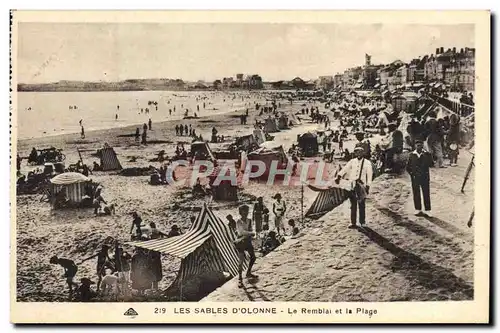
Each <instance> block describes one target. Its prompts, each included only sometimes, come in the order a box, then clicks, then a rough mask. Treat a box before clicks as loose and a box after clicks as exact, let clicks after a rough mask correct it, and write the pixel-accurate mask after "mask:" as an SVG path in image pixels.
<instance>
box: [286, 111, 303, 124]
mask: <svg viewBox="0 0 500 333" xmlns="http://www.w3.org/2000/svg"><path fill="white" fill-rule="evenodd" d="M288 123H289V124H290V123H291V124H292V125H293V126H297V125H300V124H301V121H300V120H299V118H297V115H295V114H293V113H291V114H289V115H288Z"/></svg>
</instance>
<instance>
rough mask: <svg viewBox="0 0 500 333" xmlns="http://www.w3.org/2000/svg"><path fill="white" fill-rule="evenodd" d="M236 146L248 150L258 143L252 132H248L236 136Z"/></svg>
mask: <svg viewBox="0 0 500 333" xmlns="http://www.w3.org/2000/svg"><path fill="white" fill-rule="evenodd" d="M236 146H237V147H238V148H239V149H242V150H244V151H250V150H251V149H253V148H255V147H256V146H259V143H258V142H257V140H255V137H254V136H253V134H249V135H245V136H240V137H239V138H236Z"/></svg>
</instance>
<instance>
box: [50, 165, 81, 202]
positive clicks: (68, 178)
mask: <svg viewBox="0 0 500 333" xmlns="http://www.w3.org/2000/svg"><path fill="white" fill-rule="evenodd" d="M90 183H91V180H90V179H89V178H88V177H86V176H84V175H82V174H81V173H78V172H65V173H61V174H59V175H57V176H55V177H54V178H52V179H51V180H50V193H51V196H52V199H54V200H52V204H54V202H55V198H56V196H57V193H59V192H61V191H65V192H66V197H67V198H68V200H69V201H70V202H71V203H76V204H77V203H80V202H82V200H83V197H84V196H85V189H86V187H87V186H88V185H89V184H90Z"/></svg>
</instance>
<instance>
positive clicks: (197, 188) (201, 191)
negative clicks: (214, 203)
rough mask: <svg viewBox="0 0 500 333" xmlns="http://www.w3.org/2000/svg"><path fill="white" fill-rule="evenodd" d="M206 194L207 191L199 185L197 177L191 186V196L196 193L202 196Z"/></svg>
mask: <svg viewBox="0 0 500 333" xmlns="http://www.w3.org/2000/svg"><path fill="white" fill-rule="evenodd" d="M206 194H207V192H206V191H205V189H204V188H203V186H202V185H201V181H200V178H197V179H196V184H195V185H194V186H193V191H192V195H193V197H194V196H198V195H201V196H204V195H206Z"/></svg>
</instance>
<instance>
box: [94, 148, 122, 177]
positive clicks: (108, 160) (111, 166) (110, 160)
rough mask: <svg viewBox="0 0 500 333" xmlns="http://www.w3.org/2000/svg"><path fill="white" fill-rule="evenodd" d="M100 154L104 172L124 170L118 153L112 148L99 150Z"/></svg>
mask: <svg viewBox="0 0 500 333" xmlns="http://www.w3.org/2000/svg"><path fill="white" fill-rule="evenodd" d="M98 154H99V157H100V158H101V168H102V171H111V170H121V169H122V165H121V164H120V161H119V160H118V157H117V156H116V152H115V150H114V149H113V148H112V147H109V146H104V148H102V149H100V150H99V152H98Z"/></svg>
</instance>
